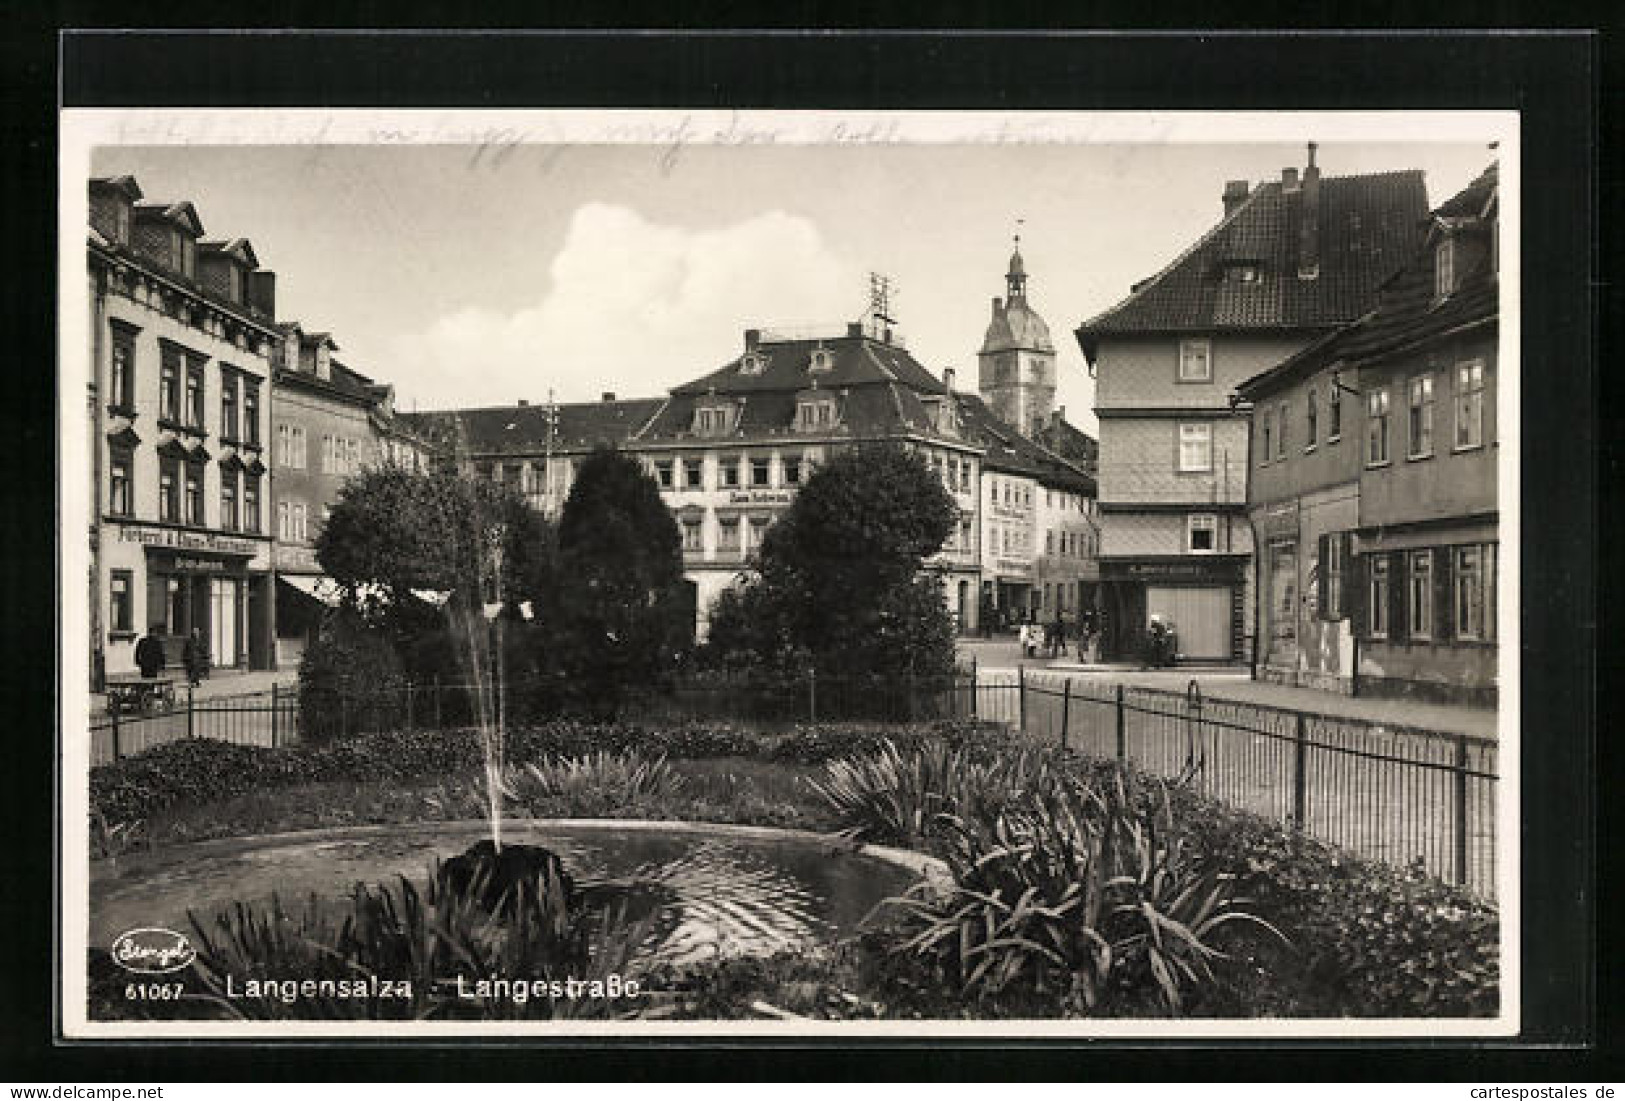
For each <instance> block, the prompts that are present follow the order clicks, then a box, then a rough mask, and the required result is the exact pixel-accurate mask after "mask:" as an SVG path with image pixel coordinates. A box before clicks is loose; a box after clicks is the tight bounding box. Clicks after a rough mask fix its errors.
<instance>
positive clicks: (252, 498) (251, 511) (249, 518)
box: [243, 474, 260, 535]
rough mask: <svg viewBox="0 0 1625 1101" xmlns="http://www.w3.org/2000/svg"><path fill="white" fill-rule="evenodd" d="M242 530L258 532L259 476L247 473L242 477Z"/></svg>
mask: <svg viewBox="0 0 1625 1101" xmlns="http://www.w3.org/2000/svg"><path fill="white" fill-rule="evenodd" d="M243 530H244V531H247V532H253V533H254V534H256V535H257V534H259V531H260V476H259V475H258V474H249V475H247V476H246V477H244V478H243Z"/></svg>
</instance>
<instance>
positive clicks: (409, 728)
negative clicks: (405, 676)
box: [406, 681, 412, 734]
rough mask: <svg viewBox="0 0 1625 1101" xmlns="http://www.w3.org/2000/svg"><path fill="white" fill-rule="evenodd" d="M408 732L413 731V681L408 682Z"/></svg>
mask: <svg viewBox="0 0 1625 1101" xmlns="http://www.w3.org/2000/svg"><path fill="white" fill-rule="evenodd" d="M406 732H407V733H408V734H410V733H411V732H412V682H411V681H407V682H406Z"/></svg>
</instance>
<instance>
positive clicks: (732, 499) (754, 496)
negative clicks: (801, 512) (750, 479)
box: [728, 489, 790, 505]
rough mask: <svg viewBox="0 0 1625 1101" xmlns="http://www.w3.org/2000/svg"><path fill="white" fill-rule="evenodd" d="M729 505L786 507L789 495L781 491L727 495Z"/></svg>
mask: <svg viewBox="0 0 1625 1101" xmlns="http://www.w3.org/2000/svg"><path fill="white" fill-rule="evenodd" d="M728 503H729V504H730V505H787V504H789V503H790V494H789V493H787V492H785V491H783V490H770V489H753V490H751V491H750V492H749V493H730V494H728Z"/></svg>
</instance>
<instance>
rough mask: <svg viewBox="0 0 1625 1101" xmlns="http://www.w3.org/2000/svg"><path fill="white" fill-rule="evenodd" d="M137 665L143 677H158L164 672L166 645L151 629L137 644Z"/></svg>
mask: <svg viewBox="0 0 1625 1101" xmlns="http://www.w3.org/2000/svg"><path fill="white" fill-rule="evenodd" d="M135 663H136V665H137V666H138V667H139V668H140V669H141V675H142V676H143V677H156V676H157V675H158V674H159V673H162V672H163V671H164V644H163V643H162V642H160V641H159V640H158V635H157V634H156V633H154V632H153V630H152V629H151V628H148V629H147V633H146V634H145V635H143V636H142V638H141V641H140V642H138V643H136V644H135Z"/></svg>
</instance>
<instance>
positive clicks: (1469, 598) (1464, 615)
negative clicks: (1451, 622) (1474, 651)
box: [1453, 545, 1495, 642]
mask: <svg viewBox="0 0 1625 1101" xmlns="http://www.w3.org/2000/svg"><path fill="white" fill-rule="evenodd" d="M1490 550H1491V548H1490V547H1489V546H1487V545H1485V546H1471V547H1457V548H1455V570H1454V573H1455V582H1456V584H1455V594H1454V597H1453V603H1454V606H1455V611H1454V613H1453V618H1454V619H1455V628H1456V637H1457V638H1459V639H1466V640H1467V641H1470V642H1484V641H1488V640H1489V639H1490V638H1491V637H1492V636H1491V633H1490V630H1489V623H1490V614H1491V612H1492V611H1493V610H1494V607H1495V605H1494V598H1493V593H1494V585H1493V584H1492V583H1491V582H1492V581H1493V567H1492V566H1491V562H1492V561H1493V559H1492V557H1491V554H1490Z"/></svg>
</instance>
